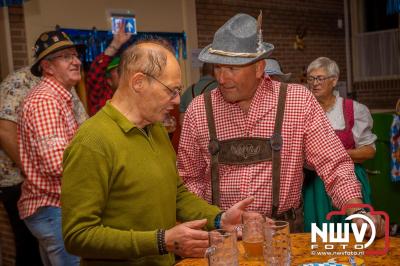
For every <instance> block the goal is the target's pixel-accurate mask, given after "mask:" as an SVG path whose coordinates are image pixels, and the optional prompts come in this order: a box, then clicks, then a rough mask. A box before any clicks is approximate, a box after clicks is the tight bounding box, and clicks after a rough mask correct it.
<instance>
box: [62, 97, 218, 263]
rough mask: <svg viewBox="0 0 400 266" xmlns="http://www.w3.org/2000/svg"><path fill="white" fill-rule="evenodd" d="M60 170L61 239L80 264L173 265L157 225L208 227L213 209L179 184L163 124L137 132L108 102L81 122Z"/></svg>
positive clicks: (211, 222)
mask: <svg viewBox="0 0 400 266" xmlns="http://www.w3.org/2000/svg"><path fill="white" fill-rule="evenodd" d="M146 131H147V132H146ZM63 168H64V172H63V179H62V187H61V206H62V218H63V219H62V225H63V236H64V242H65V246H66V249H67V250H68V251H69V252H70V253H72V254H75V255H78V256H80V257H81V258H82V261H81V265H96V266H98V265H172V264H173V263H174V256H173V254H168V255H158V247H157V241H156V240H157V239H156V231H157V229H169V228H171V227H173V226H175V224H176V220H177V219H178V220H180V221H189V220H194V219H202V218H207V219H208V224H207V229H212V228H213V222H214V219H215V216H216V215H217V213H218V212H219V209H218V208H217V207H215V206H210V205H208V204H207V203H206V202H205V201H203V200H201V199H199V198H198V197H196V196H195V195H194V194H192V193H190V192H188V191H187V189H186V187H185V186H184V185H183V184H182V181H181V179H180V177H179V176H178V174H177V169H176V163H175V153H174V150H173V148H172V146H171V143H170V141H169V139H168V134H167V132H166V130H165V128H164V127H163V126H162V125H161V124H159V123H157V124H153V125H149V126H147V128H146V130H143V129H140V128H138V127H136V126H135V125H133V124H132V123H131V122H129V121H128V120H127V119H126V118H125V117H124V116H123V115H122V114H121V113H119V112H118V111H117V110H116V109H115V108H114V107H113V106H112V105H111V104H110V103H109V102H108V103H107V104H106V106H105V107H104V108H103V109H102V110H101V111H99V112H98V113H97V114H96V115H95V116H94V117H92V118H91V119H89V120H87V121H86V122H85V123H84V124H83V125H82V126H81V127H80V129H79V130H78V132H77V134H76V136H75V138H74V139H73V141H72V142H71V144H70V145H69V147H68V148H67V149H66V150H65V153H64V160H63Z"/></svg>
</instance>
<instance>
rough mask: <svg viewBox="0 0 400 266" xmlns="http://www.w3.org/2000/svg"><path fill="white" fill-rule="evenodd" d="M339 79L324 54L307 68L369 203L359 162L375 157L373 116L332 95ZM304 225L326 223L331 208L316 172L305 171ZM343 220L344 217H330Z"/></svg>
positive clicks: (312, 87)
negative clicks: (352, 163) (351, 161)
mask: <svg viewBox="0 0 400 266" xmlns="http://www.w3.org/2000/svg"><path fill="white" fill-rule="evenodd" d="M338 79H339V67H338V65H337V64H336V62H335V61H334V60H332V59H330V58H327V57H319V58H317V59H315V60H314V61H313V62H311V64H310V65H309V66H308V68H307V83H308V87H309V89H310V91H311V92H312V93H313V95H314V96H315V98H316V99H317V100H318V102H319V103H320V105H321V107H322V109H323V110H324V111H325V114H326V116H327V117H328V119H329V121H330V123H331V126H332V127H333V129H334V130H335V132H336V135H337V136H338V137H339V139H340V140H341V142H342V143H343V146H344V148H345V149H346V151H347V153H348V154H349V156H350V157H351V159H352V160H353V161H354V164H355V167H354V171H355V173H356V176H357V179H358V180H359V182H360V183H361V185H362V194H363V202H365V203H371V195H370V193H371V189H370V185H369V183H368V176H367V173H366V172H365V169H364V168H363V167H362V166H361V164H360V163H362V162H364V161H365V160H368V159H371V158H373V157H374V156H375V144H374V142H375V140H376V139H377V137H376V136H375V135H374V134H373V133H372V131H371V129H372V117H371V114H370V112H369V110H368V108H367V107H366V106H365V105H363V104H361V103H359V102H356V101H353V100H351V99H344V98H342V97H340V96H339V95H335V94H334V90H335V86H336V84H337V81H338ZM305 176H306V177H305V178H306V181H305V184H304V187H303V197H304V225H305V231H310V229H311V223H317V225H318V226H319V227H320V228H322V223H324V222H327V220H326V214H327V213H328V212H330V211H332V210H333V209H334V207H333V206H332V203H331V199H330V198H329V197H328V195H327V193H326V191H325V187H324V185H323V182H322V181H321V179H320V177H318V176H317V174H316V172H315V171H310V170H305ZM333 218H336V220H335V221H332V220H330V222H342V221H344V218H343V217H333Z"/></svg>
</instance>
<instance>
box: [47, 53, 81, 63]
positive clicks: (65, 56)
mask: <svg viewBox="0 0 400 266" xmlns="http://www.w3.org/2000/svg"><path fill="white" fill-rule="evenodd" d="M56 58H61V59H62V60H64V61H65V62H67V63H71V62H72V61H73V60H74V58H75V59H78V60H79V61H80V56H79V54H77V53H73V54H60V55H56V56H49V57H48V58H47V60H54V59H56Z"/></svg>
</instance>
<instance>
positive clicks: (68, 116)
mask: <svg viewBox="0 0 400 266" xmlns="http://www.w3.org/2000/svg"><path fill="white" fill-rule="evenodd" d="M77 129H78V123H77V122H76V120H75V117H74V112H73V101H72V94H71V93H70V92H69V91H67V90H66V89H64V88H63V87H62V86H61V85H59V84H58V83H56V82H55V81H54V80H51V79H48V78H42V80H41V82H40V83H39V84H38V85H37V86H36V87H35V88H33V89H32V91H31V92H30V93H29V94H28V95H27V96H26V98H25V100H24V102H23V105H22V109H21V113H20V114H19V118H18V144H19V152H20V157H21V162H22V166H23V169H24V172H25V174H26V179H25V181H24V183H23V185H22V194H21V198H20V200H19V202H18V209H19V213H20V217H21V219H24V218H26V217H28V216H30V215H32V214H34V213H35V211H36V210H37V209H38V208H40V207H43V206H56V207H60V192H61V175H62V156H63V152H64V149H65V148H66V146H67V145H68V143H69V142H70V141H71V139H72V137H73V136H74V134H75V132H76V130H77Z"/></svg>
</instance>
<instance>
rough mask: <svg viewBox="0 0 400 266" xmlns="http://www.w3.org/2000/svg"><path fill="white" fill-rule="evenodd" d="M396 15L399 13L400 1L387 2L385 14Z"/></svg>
mask: <svg viewBox="0 0 400 266" xmlns="http://www.w3.org/2000/svg"><path fill="white" fill-rule="evenodd" d="M396 13H400V0H387V2H386V14H387V15H393V14H396Z"/></svg>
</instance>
